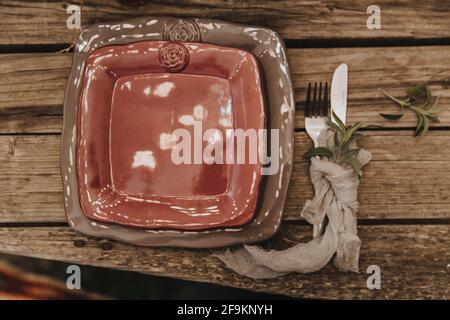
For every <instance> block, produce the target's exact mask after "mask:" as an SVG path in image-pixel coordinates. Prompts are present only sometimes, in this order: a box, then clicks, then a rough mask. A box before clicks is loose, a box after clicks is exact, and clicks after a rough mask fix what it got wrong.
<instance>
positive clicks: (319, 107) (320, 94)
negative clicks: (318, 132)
mask: <svg viewBox="0 0 450 320" xmlns="http://www.w3.org/2000/svg"><path fill="white" fill-rule="evenodd" d="M321 108H322V82H320V83H319V97H318V100H317V105H316V116H317V117H320V116H321V113H322V111H321Z"/></svg>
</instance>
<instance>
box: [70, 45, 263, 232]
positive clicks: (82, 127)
mask: <svg viewBox="0 0 450 320" xmlns="http://www.w3.org/2000/svg"><path fill="white" fill-rule="evenodd" d="M173 57H176V59H173ZM169 60H170V61H169ZM264 124H265V112H264V102H263V94H262V91H261V81H260V75H259V69H258V63H257V61H256V59H255V58H254V57H253V55H251V54H250V53H248V52H247V51H244V50H240V49H234V48H225V47H221V46H215V45H210V44H203V43H184V44H182V43H181V42H172V41H141V42H136V43H133V44H127V45H117V46H106V47H102V48H100V49H97V50H95V51H94V52H93V53H92V54H91V55H90V56H89V57H88V59H87V61H86V66H85V68H84V79H83V86H82V88H81V96H80V104H79V108H78V123H77V128H78V138H77V149H76V158H77V173H78V181H79V185H78V192H79V197H80V204H81V208H82V209H83V213H84V214H85V215H86V216H87V217H89V218H91V219H94V220H99V221H103V222H112V223H117V224H122V225H126V226H132V227H140V228H146V229H154V228H176V229H184V230H195V229H207V228H212V227H223V226H227V227H229V226H239V225H242V224H245V223H247V222H248V221H250V220H251V218H252V216H253V213H254V211H255V208H256V202H257V196H258V190H259V184H260V181H261V169H262V165H261V163H260V162H256V163H253V164H250V163H248V161H247V162H246V163H245V164H233V163H230V164H227V163H216V162H215V159H214V152H211V153H209V154H208V157H207V158H206V159H204V156H203V150H215V149H216V146H217V147H219V149H220V151H221V153H222V154H225V153H226V138H227V131H228V132H230V130H232V129H242V130H244V131H246V130H248V129H252V130H255V132H258V130H262V129H264ZM180 129H181V130H184V132H185V133H188V134H189V136H188V137H187V138H186V137H185V136H177V135H176V134H175V133H176V132H177V130H178V131H179V130H180ZM208 130H209V131H208ZM196 131H198V132H199V133H206V132H209V137H208V139H207V141H202V140H203V139H204V138H203V137H202V136H200V138H201V140H200V143H197V141H193V138H194V137H195V135H196ZM200 131H201V132H200ZM189 137H190V139H189ZM182 139H187V140H189V141H190V143H189V144H190V145H191V147H192V149H193V150H189V152H190V154H191V156H189V157H187V158H185V160H186V162H187V163H181V164H180V163H178V160H177V159H178V158H174V155H175V156H177V155H178V153H180V154H181V153H182V152H181V151H180V150H178V147H179V146H180V145H181V144H178V140H182ZM202 142H203V143H202ZM196 144H197V146H196ZM235 145H236V146H237V144H235ZM194 146H196V148H199V149H201V150H200V151H201V153H200V156H201V157H197V158H198V159H194V156H196V155H195V151H196V150H195V149H194ZM239 146H241V147H243V148H241V149H242V150H238V151H240V152H242V153H243V154H248V153H249V143H246V144H245V146H244V145H242V144H241V145H239ZM184 152H186V153H187V150H185V151H184ZM183 156H184V155H183ZM197 156H198V155H197ZM222 158H223V157H222ZM195 160H197V161H196V162H197V163H195ZM217 160H219V162H224V159H220V158H218V159H217ZM205 161H208V163H205ZM175 162H177V163H175Z"/></svg>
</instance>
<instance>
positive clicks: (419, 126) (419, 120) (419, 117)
mask: <svg viewBox="0 0 450 320" xmlns="http://www.w3.org/2000/svg"><path fill="white" fill-rule="evenodd" d="M423 119H424V116H423V115H422V114H421V113H418V114H417V127H416V132H415V133H414V136H415V137H417V136H420V135H421V132H422V130H423V122H424V120H423Z"/></svg>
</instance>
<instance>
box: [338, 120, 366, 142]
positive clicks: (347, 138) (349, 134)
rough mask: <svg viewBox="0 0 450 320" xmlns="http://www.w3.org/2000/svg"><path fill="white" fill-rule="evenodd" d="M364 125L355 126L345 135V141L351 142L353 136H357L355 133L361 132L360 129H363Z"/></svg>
mask: <svg viewBox="0 0 450 320" xmlns="http://www.w3.org/2000/svg"><path fill="white" fill-rule="evenodd" d="M361 126H362V123H361V122H357V123H355V124H354V125H352V126H351V127H350V128H349V129H348V130H347V132H346V134H345V138H344V139H343V140H344V141H351V138H352V136H353V135H354V134H355V132H356V131H357V130H359V128H361Z"/></svg>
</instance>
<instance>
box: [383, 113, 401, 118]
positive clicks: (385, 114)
mask: <svg viewBox="0 0 450 320" xmlns="http://www.w3.org/2000/svg"><path fill="white" fill-rule="evenodd" d="M380 116H382V117H383V118H386V119H388V120H399V119H401V118H402V117H403V113H399V114H389V113H380Z"/></svg>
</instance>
